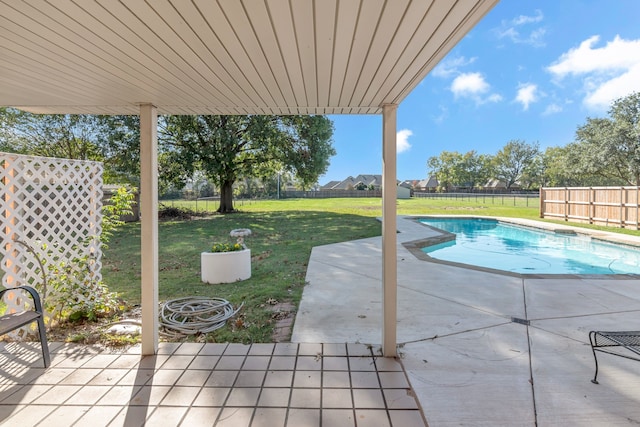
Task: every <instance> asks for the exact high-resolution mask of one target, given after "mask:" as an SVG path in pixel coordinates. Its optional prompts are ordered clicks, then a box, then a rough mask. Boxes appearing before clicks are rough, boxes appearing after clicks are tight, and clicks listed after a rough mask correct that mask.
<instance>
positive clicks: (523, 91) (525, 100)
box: [516, 83, 538, 111]
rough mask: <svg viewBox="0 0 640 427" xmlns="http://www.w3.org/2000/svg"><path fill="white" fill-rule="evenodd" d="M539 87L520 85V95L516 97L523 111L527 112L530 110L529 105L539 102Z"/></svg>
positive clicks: (529, 84) (530, 84)
mask: <svg viewBox="0 0 640 427" xmlns="http://www.w3.org/2000/svg"><path fill="white" fill-rule="evenodd" d="M537 91H538V86H536V85H535V84H533V83H527V84H524V85H520V87H519V88H518V95H516V102H519V103H521V104H522V109H523V110H524V111H527V110H528V109H529V104H531V103H534V102H536V101H537V100H538V95H537V93H536V92H537Z"/></svg>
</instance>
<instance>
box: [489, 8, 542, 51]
mask: <svg viewBox="0 0 640 427" xmlns="http://www.w3.org/2000/svg"><path fill="white" fill-rule="evenodd" d="M543 20H544V15H543V14H542V11H540V10H536V11H535V14H534V15H532V16H527V15H520V16H517V17H515V18H514V19H512V20H510V21H502V23H501V25H500V28H496V29H495V32H496V33H497V35H498V38H499V39H503V38H507V39H509V40H511V41H512V42H513V43H517V44H529V45H531V46H534V47H542V46H544V45H545V42H544V36H545V35H546V33H547V31H546V29H545V28H544V27H537V28H534V29H528V28H523V27H526V26H530V25H531V24H537V23H540V22H542V21H543ZM523 33H524V34H523Z"/></svg>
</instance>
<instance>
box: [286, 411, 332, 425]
mask: <svg viewBox="0 0 640 427" xmlns="http://www.w3.org/2000/svg"><path fill="white" fill-rule="evenodd" d="M289 426H295V427H319V426H320V410H319V409H298V408H291V409H289V415H288V416H287V427H289ZM327 427H329V426H327Z"/></svg>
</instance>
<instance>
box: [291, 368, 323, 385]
mask: <svg viewBox="0 0 640 427" xmlns="http://www.w3.org/2000/svg"><path fill="white" fill-rule="evenodd" d="M321 380H322V372H320V371H296V372H295V374H294V377H293V386H294V387H315V388H319V387H320V385H321Z"/></svg>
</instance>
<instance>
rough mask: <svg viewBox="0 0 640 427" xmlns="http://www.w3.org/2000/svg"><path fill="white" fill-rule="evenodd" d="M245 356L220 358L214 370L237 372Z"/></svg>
mask: <svg viewBox="0 0 640 427" xmlns="http://www.w3.org/2000/svg"><path fill="white" fill-rule="evenodd" d="M244 359H245V356H227V355H224V356H222V357H220V360H219V361H218V364H217V365H216V370H236V371H237V370H239V369H240V368H241V367H242V364H243V363H244Z"/></svg>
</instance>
